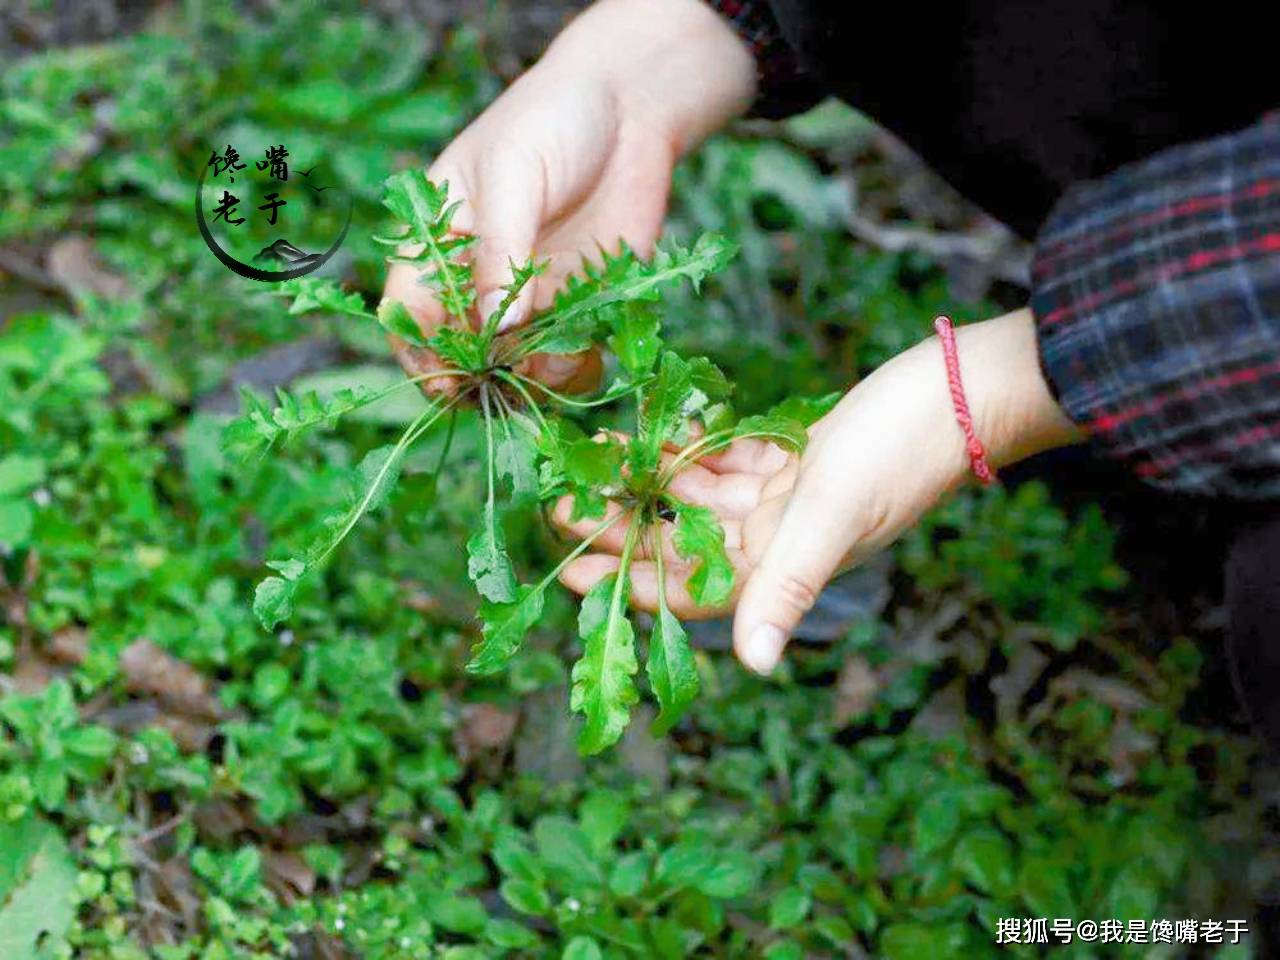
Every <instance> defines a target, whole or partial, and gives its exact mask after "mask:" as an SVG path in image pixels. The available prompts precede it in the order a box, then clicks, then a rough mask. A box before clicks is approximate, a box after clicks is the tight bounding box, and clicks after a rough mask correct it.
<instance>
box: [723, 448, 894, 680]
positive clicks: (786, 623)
mask: <svg viewBox="0 0 1280 960" xmlns="http://www.w3.org/2000/svg"><path fill="white" fill-rule="evenodd" d="M827 479H828V478H826V477H825V476H824V475H823V473H822V471H821V470H818V469H814V470H808V471H806V473H804V474H802V475H801V476H800V478H799V480H798V482H797V484H796V486H795V489H794V490H793V491H792V492H791V493H790V495H789V496H786V501H785V507H782V508H781V516H780V518H779V519H778V521H777V528H776V529H775V530H774V531H773V534H772V536H771V537H769V539H768V546H767V547H765V548H764V552H763V555H762V556H761V557H760V561H759V564H758V565H757V566H756V567H755V569H754V570H753V571H752V573H751V575H750V577H749V578H748V580H747V582H746V584H745V586H744V587H743V590H742V594H741V596H740V598H739V601H738V607H737V613H736V614H735V616H734V624H733V645H734V650H735V651H736V652H737V654H738V658H739V659H740V660H741V661H742V662H743V663H744V664H745V665H746V666H747V667H749V668H750V669H751V670H754V671H755V672H756V673H760V674H769V673H772V672H773V670H774V668H775V667H776V666H777V665H778V661H779V660H780V659H781V657H782V651H783V649H784V648H785V647H786V644H787V641H788V639H789V638H790V636H791V633H792V631H793V630H795V628H796V626H797V624H799V622H800V620H801V618H802V617H803V616H804V615H805V614H806V613H808V612H809V610H810V609H811V608H812V607H813V604H814V602H815V601H816V600H817V598H818V594H819V593H820V592H821V590H822V588H823V586H825V585H826V582H827V581H828V580H829V579H830V578H831V576H832V574H834V573H835V571H836V569H837V567H838V566H839V565H840V563H841V561H842V560H843V559H844V556H845V554H846V552H847V551H848V550H849V547H850V546H851V545H852V544H853V543H854V541H855V540H857V539H858V532H859V531H860V530H862V529H870V528H872V527H873V526H874V524H863V523H862V522H861V521H860V520H859V519H857V518H858V515H859V511H857V510H851V509H847V505H846V504H845V503H842V502H836V501H839V500H842V499H843V498H842V497H839V496H838V495H837V496H835V497H833V491H832V488H833V487H834V486H835V485H834V484H833V483H829V482H827ZM775 499H780V498H775ZM770 507H771V508H776V506H775V504H774V502H773V501H770ZM766 512H767V510H762V513H766ZM752 522H753V523H754V522H757V518H753V519H752ZM755 535H756V534H755V531H754V530H748V531H745V532H744V537H745V538H746V540H747V542H748V543H751V539H752V537H753V536H755Z"/></svg>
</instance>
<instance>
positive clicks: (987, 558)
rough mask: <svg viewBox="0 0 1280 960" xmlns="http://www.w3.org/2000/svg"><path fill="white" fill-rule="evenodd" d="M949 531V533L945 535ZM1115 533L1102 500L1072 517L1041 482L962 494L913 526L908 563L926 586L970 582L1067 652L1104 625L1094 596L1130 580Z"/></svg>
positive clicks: (905, 557)
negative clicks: (1116, 550)
mask: <svg viewBox="0 0 1280 960" xmlns="http://www.w3.org/2000/svg"><path fill="white" fill-rule="evenodd" d="M944 534H950V535H949V536H944ZM1113 539H1114V535H1113V534H1112V532H1111V530H1110V529H1109V528H1108V527H1107V525H1106V522H1105V521H1104V520H1103V518H1102V513H1101V511H1100V510H1099V509H1098V508H1097V507H1096V506H1090V507H1089V508H1088V509H1086V510H1085V511H1084V512H1083V514H1082V515H1081V516H1080V518H1079V519H1078V520H1077V521H1076V522H1074V523H1072V522H1071V521H1070V520H1068V518H1067V516H1066V514H1064V513H1063V512H1062V511H1061V510H1059V509H1057V508H1055V507H1053V506H1052V505H1051V504H1050V502H1049V494H1048V491H1047V489H1046V488H1045V487H1044V486H1043V484H1038V483H1025V484H1022V485H1021V486H1019V487H1018V488H1017V489H1016V490H1013V491H1011V492H1010V491H1006V490H1004V489H1003V488H998V487H997V488H993V489H991V490H988V491H985V492H984V493H982V494H975V495H969V496H963V497H958V498H956V499H955V500H953V501H951V502H950V503H948V504H947V505H946V506H944V507H941V508H940V509H938V510H935V511H934V512H933V513H931V514H930V515H929V516H927V517H926V518H925V519H924V521H923V522H922V523H921V524H920V525H919V526H918V527H917V528H916V529H915V530H913V531H912V532H911V533H910V534H909V536H908V537H907V539H906V542H905V545H904V547H903V552H902V559H903V565H904V566H905V567H906V569H907V570H908V571H910V572H911V573H912V574H913V575H914V576H915V577H916V578H917V580H918V581H919V583H920V586H921V587H922V588H924V589H926V590H937V589H940V588H942V587H944V586H947V585H954V584H956V583H957V582H962V581H963V582H968V583H972V584H973V586H974V587H975V588H976V589H977V590H978V591H980V592H981V594H982V596H983V597H985V598H987V599H989V600H990V601H991V602H993V603H994V604H996V605H997V606H998V607H999V608H1000V609H1001V610H1003V611H1004V612H1005V613H1007V614H1008V615H1009V616H1010V617H1012V618H1013V619H1015V620H1032V621H1035V622H1036V623H1039V624H1041V625H1043V626H1044V627H1046V628H1047V629H1048V630H1049V632H1050V634H1051V636H1052V639H1053V642H1054V644H1055V645H1056V646H1058V647H1060V648H1061V649H1064V650H1069V649H1071V648H1072V647H1074V646H1075V644H1076V643H1077V642H1078V641H1079V640H1080V638H1081V637H1084V636H1087V635H1088V634H1089V633H1090V632H1091V631H1094V630H1096V629H1097V628H1098V626H1099V624H1100V613H1099V610H1098V608H1097V606H1096V605H1095V604H1094V602H1093V598H1094V597H1095V596H1097V595H1099V594H1101V593H1105V592H1108V591H1114V590H1116V589H1118V588H1120V587H1122V586H1124V584H1125V582H1126V580H1127V577H1126V575H1125V573H1124V571H1123V570H1121V569H1120V568H1119V567H1118V566H1116V564H1115V561H1114V560H1113V559H1112V553H1111V548H1112V542H1113Z"/></svg>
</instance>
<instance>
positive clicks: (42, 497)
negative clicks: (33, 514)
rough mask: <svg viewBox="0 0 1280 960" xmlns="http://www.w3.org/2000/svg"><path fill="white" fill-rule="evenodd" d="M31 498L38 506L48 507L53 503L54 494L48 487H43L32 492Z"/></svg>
mask: <svg viewBox="0 0 1280 960" xmlns="http://www.w3.org/2000/svg"><path fill="white" fill-rule="evenodd" d="M31 499H32V500H34V501H35V502H36V506H37V507H47V506H48V505H49V504H51V503H53V494H52V493H50V492H49V490H48V488H47V487H41V488H40V489H38V490H36V491H35V492H33V493H32V494H31Z"/></svg>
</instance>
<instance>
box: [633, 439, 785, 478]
mask: <svg viewBox="0 0 1280 960" xmlns="http://www.w3.org/2000/svg"><path fill="white" fill-rule="evenodd" d="M786 439H787V437H786V436H785V435H784V434H781V433H777V432H775V431H772V430H748V431H746V432H745V433H735V432H734V431H733V430H731V429H730V430H717V431H716V432H715V433H709V434H707V435H706V436H705V437H703V438H701V439H700V440H695V441H694V442H693V443H691V444H689V446H687V447H685V448H684V449H683V450H681V451H680V452H679V453H678V454H676V458H675V459H674V460H672V461H671V464H670V465H669V466H668V467H667V469H666V470H664V471H663V472H662V477H661V478H660V481H659V484H658V486H659V487H660V488H661V487H665V486H666V485H667V484H669V483H670V482H671V480H672V478H673V477H674V476H675V475H676V474H677V473H679V472H680V471H681V470H682V469H683V468H684V467H685V466H686V465H687V464H688V463H689V461H691V460H694V459H697V458H698V457H706V456H709V455H711V454H713V453H718V452H719V451H721V450H723V449H724V448H725V447H727V446H729V445H730V444H731V443H734V442H735V441H738V440H786Z"/></svg>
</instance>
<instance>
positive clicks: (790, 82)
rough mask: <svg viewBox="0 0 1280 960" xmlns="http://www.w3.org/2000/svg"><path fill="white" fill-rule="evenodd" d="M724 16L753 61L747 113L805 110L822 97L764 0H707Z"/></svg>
mask: <svg viewBox="0 0 1280 960" xmlns="http://www.w3.org/2000/svg"><path fill="white" fill-rule="evenodd" d="M707 2H708V3H709V4H710V5H711V6H712V8H713V9H715V10H716V11H717V12H718V13H719V14H720V15H721V16H722V17H724V18H725V19H727V20H728V21H729V22H730V23H731V24H733V28H734V30H735V31H737V34H738V36H740V37H741V38H742V40H743V42H744V43H745V44H746V45H747V47H748V48H749V49H750V50H751V55H752V56H753V57H754V58H755V61H756V72H757V76H758V79H759V83H758V90H759V94H758V95H757V97H756V102H755V103H754V104H752V107H751V115H752V116H755V117H764V118H766V119H770V120H776V119H780V118H782V117H788V116H791V115H792V114H796V113H802V112H804V111H805V110H808V109H809V108H810V107H812V106H813V105H814V104H816V103H817V102H818V101H820V100H821V99H822V98H823V97H824V96H825V92H824V91H823V89H822V88H821V86H820V85H819V84H818V83H817V82H816V81H815V80H814V79H813V78H812V77H811V76H810V75H809V74H808V73H806V72H805V71H804V69H803V68H802V67H801V66H800V63H799V61H798V60H797V59H796V55H795V51H794V50H792V48H791V45H790V44H789V43H787V40H786V38H785V37H784V36H783V35H782V30H781V28H780V27H779V26H778V21H777V18H775V17H774V14H773V9H772V8H771V7H770V6H769V3H768V0H707Z"/></svg>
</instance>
